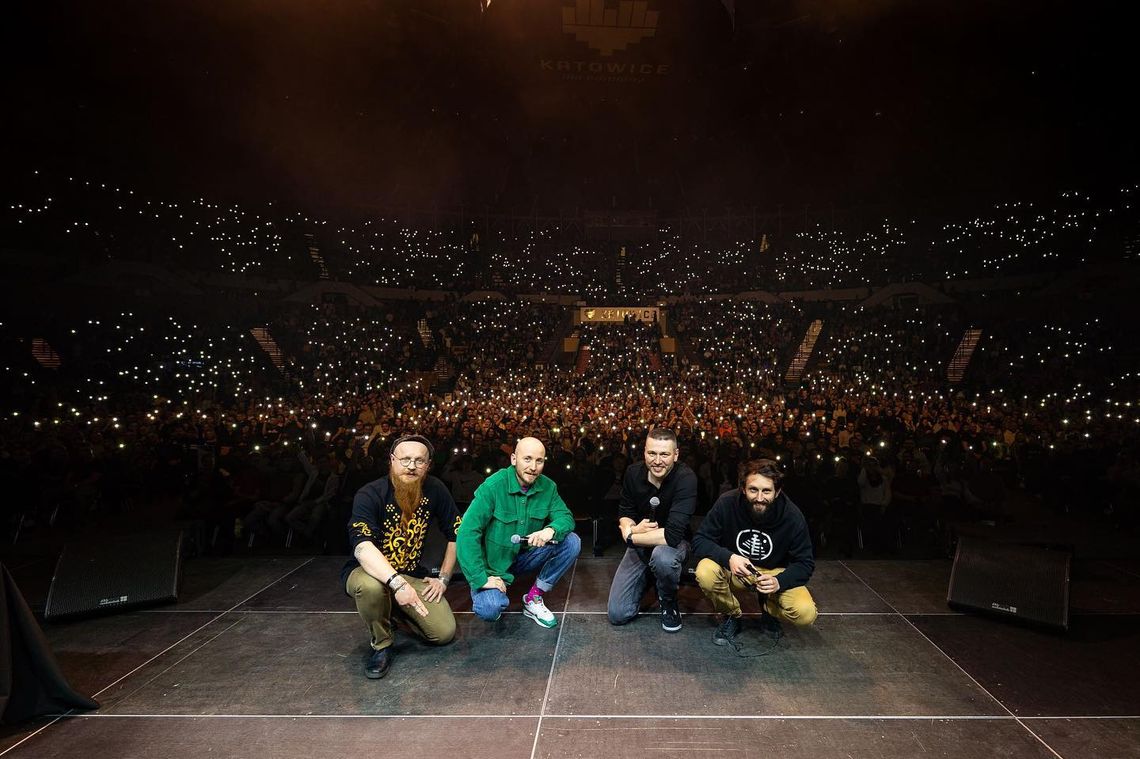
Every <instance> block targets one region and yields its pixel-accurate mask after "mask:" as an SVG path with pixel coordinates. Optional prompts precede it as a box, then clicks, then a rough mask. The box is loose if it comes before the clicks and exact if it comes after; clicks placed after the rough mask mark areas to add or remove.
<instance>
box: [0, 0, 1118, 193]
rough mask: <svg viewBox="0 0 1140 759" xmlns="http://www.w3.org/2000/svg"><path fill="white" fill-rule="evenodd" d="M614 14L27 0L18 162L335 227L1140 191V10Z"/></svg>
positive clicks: (444, 1)
mask: <svg viewBox="0 0 1140 759" xmlns="http://www.w3.org/2000/svg"><path fill="white" fill-rule="evenodd" d="M593 2H595V3H600V4H599V5H597V6H596V7H595V8H594V10H595V11H600V13H599V14H597V15H596V17H594V18H591V17H590V10H591V9H590V3H591V0H580V2H576V0H493V2H491V4H490V6H489V7H488V8H487V9H486V10H485V11H484V10H482V9H481V8H480V5H479V2H478V0H421V1H420V2H410V1H409V2H379V1H377V0H371V1H369V0H362V1H358V2H347V1H345V0H335V1H333V2H320V3H317V2H309V1H301V0H231V1H230V2H203V1H202V0H147V1H146V2H137V1H131V2H114V3H58V2H42V3H35V4H31V3H25V4H22V5H24V6H31V7H25V8H22V9H21V10H19V11H18V12H17V11H13V12H14V13H18V14H22V15H21V16H16V17H15V18H14V20H15V23H13V24H11V25H9V26H8V29H7V31H6V32H5V35H13V34H14V35H16V37H17V38H16V39H14V40H9V43H10V44H9V46H8V48H7V50H8V53H7V54H6V57H8V58H9V61H8V66H7V70H8V71H10V72H12V71H14V72H16V75H15V76H13V77H11V84H10V86H9V87H8V88H6V89H7V90H8V92H9V97H8V105H9V106H10V108H11V111H10V113H9V116H8V117H7V118H6V119H5V123H6V125H5V127H4V128H5V131H6V132H9V136H8V138H7V139H6V140H5V147H6V150H7V152H9V156H8V165H9V166H12V167H15V168H17V169H19V170H24V169H29V168H33V167H34V168H40V169H46V170H48V171H56V172H68V173H71V172H74V173H79V174H83V175H85V176H89V177H90V178H92V179H100V178H106V179H107V180H108V181H116V182H122V183H127V184H131V185H132V186H134V187H137V188H140V189H142V190H144V191H150V192H153V193H154V194H155V195H160V196H166V197H176V196H186V195H192V196H200V195H204V196H208V197H211V198H215V199H218V200H223V201H230V200H233V201H241V202H245V203H263V202H265V201H270V200H272V201H277V202H280V203H282V204H284V205H285V206H287V207H291V208H297V209H302V210H306V211H313V212H317V213H322V214H337V213H342V212H343V213H346V214H360V213H374V212H378V211H382V210H384V209H388V208H392V207H400V206H414V207H419V208H424V207H431V206H433V205H434V206H439V207H454V206H459V205H464V206H467V207H478V208H482V207H489V208H492V209H495V210H504V211H519V212H528V211H532V210H534V211H538V210H541V211H542V212H550V211H557V210H558V209H566V208H574V207H584V208H610V207H618V208H625V209H645V208H656V209H661V210H663V211H675V210H679V209H682V208H702V207H709V208H723V207H726V206H733V207H737V208H744V207H754V206H759V207H761V208H773V207H775V206H776V205H777V204H784V205H788V206H794V205H798V204H804V203H812V204H819V205H828V204H831V205H838V206H841V207H847V206H851V205H856V204H876V205H878V204H882V205H893V206H897V207H903V208H908V209H909V208H915V209H920V208H922V207H924V206H931V205H937V204H955V203H961V202H975V203H976V202H977V200H978V198H979V197H982V198H986V199H997V198H1003V197H1011V196H1016V195H1017V194H1018V193H1025V192H1036V191H1043V190H1047V191H1052V190H1055V189H1066V188H1069V187H1073V186H1079V187H1082V188H1089V187H1090V186H1091V185H1098V184H1111V183H1113V182H1119V181H1123V180H1129V179H1132V180H1134V179H1135V171H1136V168H1137V145H1136V135H1137V125H1136V123H1135V119H1134V117H1133V116H1132V115H1131V111H1130V109H1129V108H1128V107H1127V106H1126V102H1127V101H1129V100H1131V99H1132V97H1133V96H1134V92H1133V90H1134V87H1135V85H1134V80H1135V74H1136V64H1135V55H1134V53H1133V52H1132V50H1133V47H1134V44H1133V41H1132V36H1133V30H1134V27H1133V26H1132V25H1130V24H1129V23H1126V20H1125V19H1123V18H1121V13H1122V12H1121V11H1119V10H1118V8H1122V7H1126V6H1127V4H1123V3H1111V2H1036V3H1028V2H1018V3H1014V2H996V1H993V0H991V1H990V2H979V1H977V0H956V1H954V2H950V1H948V0H921V1H920V0H914V1H913V2H909V3H904V2H894V1H893V0H863V1H862V2H860V1H857V0H830V1H825V0H775V1H773V2H761V1H759V0H757V1H756V2H749V1H745V0H736V3H735V5H736V13H735V17H733V16H732V15H730V13H729V12H728V11H727V10H726V8H725V5H724V4H723V3H722V2H721V0H649V2H648V3H647V4H646V3H640V4H638V3H631V2H625V3H623V2H619V0H605V2H604V3H602V2H600V0H593ZM579 6H582V8H581V9H579ZM606 10H609V11H610V12H611V13H610V16H609V17H608V18H607V17H606V14H605V11H606ZM631 14H632V17H633V18H632V19H631V18H630V16H631ZM653 14H656V16H655V17H654V15H653ZM635 22H636V23H635Z"/></svg>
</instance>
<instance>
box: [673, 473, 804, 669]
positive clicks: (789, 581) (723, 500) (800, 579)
mask: <svg viewBox="0 0 1140 759" xmlns="http://www.w3.org/2000/svg"><path fill="white" fill-rule="evenodd" d="M783 477H784V474H783V472H781V471H780V467H779V464H777V463H776V462H775V461H773V460H771V459H753V460H752V461H747V462H744V463H742V464H741V465H740V489H739V490H730V491H728V492H726V493H724V494H723V495H721V497H720V498H718V499H717V501H716V503H714V504H713V506H712V509H710V510H709V513H708V515H707V516H706V517H705V519H704V521H703V522H702V523H701V528H700V530H699V531H698V532H697V534H696V536H695V537H694V538H693V554H694V555H695V556H696V557H697V558H699V559H700V562H699V563H698V564H697V582H698V583H699V584H700V586H701V590H702V591H704V594H705V595H706V596H708V599H709V600H710V601H711V602H712V605H713V608H714V609H715V610H716V611H717V613H719V614H722V615H724V621H723V622H721V624H720V625H719V626H718V627H717V629H716V632H715V633H713V642H714V643H716V644H717V645H718V646H723V645H727V644H729V643H731V642H732V641H733V639H734V638H735V637H736V635H737V634H738V633H739V632H740V602H739V601H738V600H737V599H736V596H735V594H734V591H737V590H751V591H755V592H757V593H759V595H760V601H761V605H762V607H763V609H764V611H763V614H762V615H761V619H760V627H761V630H763V632H764V633H765V634H766V635H767V636H769V637H770V638H772V639H774V640H775V639H779V637H780V636H781V635H782V628H781V625H780V622H781V621H782V620H786V621H788V622H790V623H792V624H794V625H810V624H811V623H812V622H814V621H815V618H816V615H817V612H816V608H815V601H814V600H813V599H812V597H811V593H809V592H808V589H807V582H808V580H809V579H811V575H812V572H813V571H814V570H815V559H814V557H813V555H812V547H811V537H810V536H809V534H808V526H807V520H806V519H804V515H803V514H802V513H801V512H800V510H799V508H798V507H797V506H796V505H795V504H794V503H792V500H791V499H790V498H788V496H787V495H785V494H784V493H783V492H781V490H780V480H782V479H783Z"/></svg>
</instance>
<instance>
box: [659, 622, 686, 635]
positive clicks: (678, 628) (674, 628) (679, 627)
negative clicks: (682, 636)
mask: <svg viewBox="0 0 1140 759" xmlns="http://www.w3.org/2000/svg"><path fill="white" fill-rule="evenodd" d="M681 627H683V625H677V626H676V627H666V626H665V623H664V622H662V623H661V629H662V630H664V631H665V632H667V633H675V632H677V631H678V630H680V629H681Z"/></svg>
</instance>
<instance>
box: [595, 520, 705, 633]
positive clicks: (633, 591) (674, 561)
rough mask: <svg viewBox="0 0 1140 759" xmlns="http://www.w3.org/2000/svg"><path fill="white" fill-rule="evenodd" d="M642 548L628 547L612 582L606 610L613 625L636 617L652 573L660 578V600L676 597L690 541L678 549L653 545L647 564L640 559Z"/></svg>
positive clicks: (674, 599) (680, 545)
mask: <svg viewBox="0 0 1140 759" xmlns="http://www.w3.org/2000/svg"><path fill="white" fill-rule="evenodd" d="M642 551H644V549H638V550H635V549H633V548H627V549H625V556H623V557H622V559H621V563H620V564H618V568H617V572H615V573H614V581H613V582H612V583H611V584H610V599H609V603H608V604H607V605H606V613H607V614H608V615H609V618H610V624H612V625H624V624H625V623H626V622H629V621H631V620H632V619H633V618H634V617H636V616H637V612H638V610H639V609H640V608H641V597H642V596H644V595H645V588H646V586H647V585H648V584H649V575H650V573H652V574H653V576H654V577H655V578H656V579H657V598H658V600H661V601H676V600H677V586H678V585H680V584H681V567H683V566H685V559H687V558H688V557H689V542H688V541H687V540H682V541H681V542H680V543H679V544H678V545H677V547H676V548H671V547H669V546H653V550H652V551H651V552H648V553H649V563H648V564H646V563H645V562H644V561H642V560H641V556H640V555H639V553H641V552H642Z"/></svg>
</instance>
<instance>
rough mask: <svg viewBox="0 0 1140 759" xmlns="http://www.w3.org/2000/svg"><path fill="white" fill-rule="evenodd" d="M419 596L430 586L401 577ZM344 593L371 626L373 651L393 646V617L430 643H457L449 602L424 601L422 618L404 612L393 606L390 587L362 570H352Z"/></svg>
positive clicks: (411, 612)
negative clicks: (394, 615) (403, 622)
mask: <svg viewBox="0 0 1140 759" xmlns="http://www.w3.org/2000/svg"><path fill="white" fill-rule="evenodd" d="M400 576H401V577H403V578H404V579H405V580H407V581H408V583H409V584H411V586H412V587H413V588H415V590H416V592H417V593H419V594H420V597H421V598H422V597H423V594H424V591H425V590H426V589H427V583H426V582H425V581H424V580H421V579H419V578H418V577H411V576H409V575H400ZM344 589H345V590H346V591H347V592H348V594H349V595H350V596H352V597H353V599H355V600H356V610H357V611H358V612H360V616H361V617H363V618H364V623H365V624H366V625H368V633H369V634H370V635H371V636H372V648H374V649H376V650H377V651H379V650H381V649H384V648H387V647H388V646H390V645H392V629H393V625H392V613H393V612H395V613H398V614H400V615H402V616H403V618H404V620H405V621H406V622H407V623H408V624H409V625H411V627H412V629H413V630H414V631H415V632H416V633H418V634H419V636H420V637H421V638H423V639H424V640H426V641H427V642H428V643H434V644H436V645H439V646H442V645H446V644H448V643H450V642H451V641H453V640H455V616H454V615H452V613H451V606H450V605H449V604H448V603H447V599H446V598H441V599H439V601H437V602H435V603H429V602H427V601H424V606H426V607H427V610H428V615H427V616H426V617H421V616H420V615H419V614H417V613H416V612H415V610H412V609H408V610H407V611H405V610H404V608H403V607H402V606H400V605H399V604H394V603H392V591H391V590H389V589H388V586H387V585H385V584H384V583H382V582H380V581H379V580H377V579H376V578H375V577H373V576H372V575H370V574H368V573H367V572H365V571H364V568H363V567H357V568H356V569H354V570H352V574H350V575H349V576H348V581H347V582H346V583H345V585H344Z"/></svg>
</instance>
